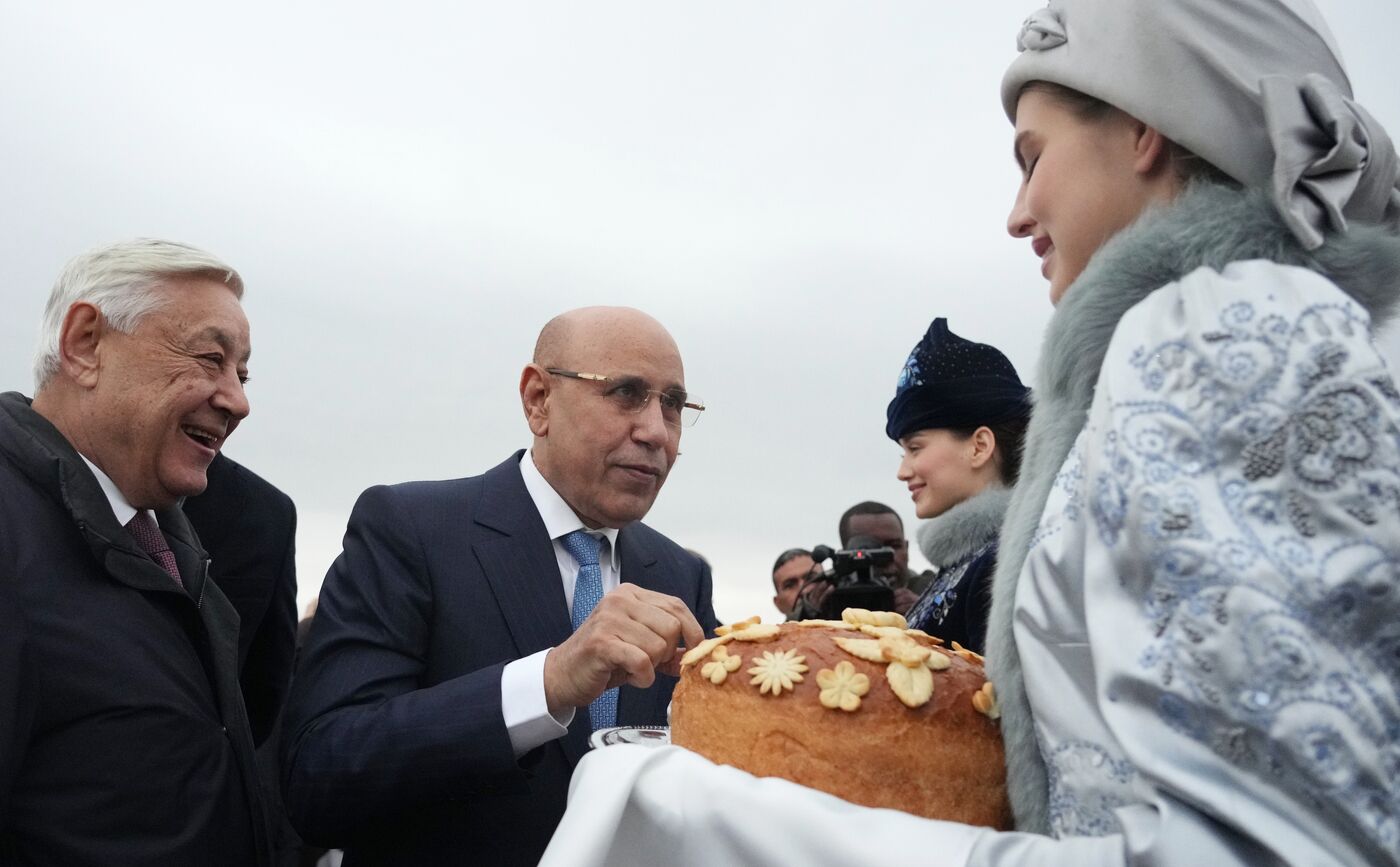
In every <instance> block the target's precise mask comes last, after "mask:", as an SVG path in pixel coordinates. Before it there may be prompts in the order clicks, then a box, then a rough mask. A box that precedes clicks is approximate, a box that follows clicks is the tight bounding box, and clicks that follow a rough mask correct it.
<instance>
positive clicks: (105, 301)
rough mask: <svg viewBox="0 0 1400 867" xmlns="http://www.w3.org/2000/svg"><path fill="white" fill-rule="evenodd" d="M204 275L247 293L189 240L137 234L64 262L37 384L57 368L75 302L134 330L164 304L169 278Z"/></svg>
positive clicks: (37, 361)
mask: <svg viewBox="0 0 1400 867" xmlns="http://www.w3.org/2000/svg"><path fill="white" fill-rule="evenodd" d="M172 277H173V278H179V277H204V278H208V279H210V280H214V281H216V282H219V283H223V284H224V285H225V286H227V287H228V288H229V289H230V290H232V292H233V294H234V297H236V298H239V299H242V297H243V278H242V277H240V276H238V272H237V271H235V270H233V269H232V268H230V267H229V266H228V265H226V264H225V263H224V262H222V261H220V260H219V259H218V258H217V257H215V256H213V255H211V254H209V253H206V252H204V251H203V250H201V249H199V248H197V247H191V246H189V245H188V244H180V243H177V242H175V241H161V240H157V239H155V238H137V239H136V240H134V241H121V242H119V243H116V244H110V245H108V246H106V247H98V248H97V249H95V250H89V251H88V252H86V253H83V254H82V255H80V256H78V257H76V258H74V259H72V260H71V261H69V263H68V264H67V265H65V266H63V271H62V272H60V273H59V275H58V280H56V281H55V282H54V284H53V291H52V292H50V293H49V303H48V306H47V307H45V308H44V319H43V322H42V324H41V325H40V327H39V348H38V350H37V351H36V352H35V355H34V388H35V391H38V390H40V389H42V388H43V387H44V386H45V385H47V384H48V382H49V380H51V379H52V378H53V376H54V374H56V373H58V370H59V346H58V344H59V338H60V335H61V332H62V330H63V319H64V317H65V316H67V315H68V310H69V308H70V307H72V306H73V305H74V304H76V303H78V302H80V301H85V302H87V303H89V304H91V305H93V306H94V307H96V308H97V309H98V310H99V311H100V312H101V313H102V317H103V318H104V319H106V320H107V324H108V325H109V326H111V327H112V328H114V329H116V330H117V331H120V332H122V333H124V334H130V333H131V332H132V331H133V330H134V329H135V328H136V326H137V324H138V323H139V322H140V321H141V319H142V317H144V316H145V315H146V314H147V313H150V312H151V311H153V310H155V309H156V308H157V307H158V306H159V305H160V303H161V300H162V298H161V293H160V292H159V289H160V287H161V285H162V284H163V283H164V282H165V281H167V280H169V279H170V278H172Z"/></svg>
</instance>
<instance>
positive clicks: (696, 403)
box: [544, 367, 705, 427]
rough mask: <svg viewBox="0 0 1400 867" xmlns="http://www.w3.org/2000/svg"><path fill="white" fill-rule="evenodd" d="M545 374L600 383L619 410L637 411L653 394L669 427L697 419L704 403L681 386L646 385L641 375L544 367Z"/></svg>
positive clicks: (604, 392) (686, 425)
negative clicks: (666, 387)
mask: <svg viewBox="0 0 1400 867" xmlns="http://www.w3.org/2000/svg"><path fill="white" fill-rule="evenodd" d="M544 370H545V373H548V374H552V375H554V376H563V377H567V378H568V379H584V380H587V381H589V382H600V383H602V384H603V385H604V386H606V387H605V388H604V389H603V397H605V398H607V399H608V400H609V401H611V402H612V404H613V405H614V406H616V407H617V408H618V410H619V411H621V412H626V413H632V414H634V415H635V414H636V413H639V412H641V411H642V410H644V409H646V408H647V404H648V403H650V402H651V398H652V396H653V395H655V396H656V402H657V404H658V405H659V406H660V407H661V419H662V420H663V421H665V422H666V424H668V425H670V426H671V427H690V426H691V425H693V424H695V422H696V421H698V420H699V419H700V413H702V412H704V411H705V404H703V403H701V402H700V400H699V399H698V398H696V397H695V396H694V395H690V394H686V392H685V390H684V389H680V388H672V389H668V390H666V391H657V390H656V389H654V388H649V387H648V385H647V381H646V380H645V379H642V378H641V377H640V376H604V375H603V374H601V373H582V372H580V371H577V370H561V369H560V368H558V367H546V368H545V369H544Z"/></svg>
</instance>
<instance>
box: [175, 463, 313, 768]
mask: <svg viewBox="0 0 1400 867" xmlns="http://www.w3.org/2000/svg"><path fill="white" fill-rule="evenodd" d="M208 477H209V486H208V487H207V488H205V489H204V493H202V494H200V495H199V496H197V497H190V498H189V499H187V500H185V503H184V510H185V516H186V517H188V518H189V519H190V524H191V526H193V527H194V530H195V532H196V533H197V534H198V535H199V540H200V542H202V543H204V548H205V550H206V551H208V552H209V557H210V564H209V575H210V577H212V578H213V579H214V583H216V584H218V585H219V589H220V590H222V591H223V592H224V595H225V596H227V597H228V600H229V602H231V603H233V607H234V609H235V610H237V611H238V621H239V631H238V671H239V680H240V681H241V682H242V684H243V701H244V704H246V705H247V708H248V721H249V723H250V724H251V725H252V729H253V742H254V743H256V744H258V745H261V744H262V742H263V741H264V740H266V739H267V736H268V735H269V734H271V733H272V727H273V724H274V723H275V722H276V720H277V715H278V714H279V713H280V712H281V710H282V702H283V701H285V700H286V698H287V687H288V686H289V685H290V684H291V680H292V661H293V659H294V657H295V655H296V635H297V570H296V545H295V544H294V543H295V538H296V529H297V512H296V508H295V507H294V506H293V505H292V500H291V498H290V497H288V496H287V495H286V494H284V493H282V492H281V491H279V490H277V488H275V487H273V486H272V485H271V484H269V483H268V482H266V481H264V480H263V479H261V478H259V477H258V476H257V475H256V474H254V473H253V472H252V471H251V470H249V469H248V468H247V467H244V466H243V465H241V464H239V463H237V462H235V461H233V460H231V459H229V458H226V457H224V456H223V455H222V454H220V455H218V456H217V457H215V458H214V462H213V463H212V464H210V465H209V473H208Z"/></svg>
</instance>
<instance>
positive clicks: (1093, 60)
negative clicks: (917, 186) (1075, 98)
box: [1001, 0, 1400, 249]
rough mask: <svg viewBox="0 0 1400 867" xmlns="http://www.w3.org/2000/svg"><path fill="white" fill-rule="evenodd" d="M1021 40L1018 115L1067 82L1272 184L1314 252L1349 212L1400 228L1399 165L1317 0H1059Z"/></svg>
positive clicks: (1011, 102)
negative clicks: (1031, 92)
mask: <svg viewBox="0 0 1400 867" xmlns="http://www.w3.org/2000/svg"><path fill="white" fill-rule="evenodd" d="M1016 46H1017V49H1018V50H1019V51H1020V55H1019V56H1018V57H1017V58H1016V60H1015V61H1014V62H1013V63H1012V64H1011V67H1010V68H1009V69H1008V70H1007V71H1006V75H1005V77H1004V78H1003V79H1002V83H1001V101H1002V106H1003V107H1004V108H1005V110H1006V115H1007V117H1009V118H1011V120H1012V122H1013V123H1014V122H1015V120H1016V104H1017V102H1018V100H1019V99H1020V96H1021V90H1022V88H1024V87H1025V86H1026V85H1027V84H1029V83H1030V82H1032V81H1047V82H1051V83H1054V84H1059V85H1062V86H1064V87H1068V88H1071V89H1073V90H1077V91H1080V92H1082V93H1085V94H1088V95H1089V96H1092V97H1096V98H1097V99H1100V100H1103V101H1104V102H1107V103H1108V104H1110V105H1112V106H1114V107H1116V108H1119V109H1122V110H1123V111H1125V112H1127V113H1128V114H1130V115H1132V116H1133V117H1135V118H1137V119H1139V120H1141V121H1143V122H1144V123H1147V124H1149V125H1151V126H1153V127H1155V128H1157V129H1158V130H1160V131H1161V132H1162V133H1163V134H1164V135H1166V136H1167V137H1168V138H1169V139H1171V140H1172V141H1174V142H1176V143H1178V144H1180V145H1181V146H1182V147H1185V148H1186V149H1188V150H1190V151H1191V152H1192V153H1194V154H1196V155H1197V156H1199V157H1201V158H1203V159H1205V160H1206V161H1207V162H1209V163H1210V164H1211V165H1213V166H1215V167H1216V168H1218V169H1220V170H1221V171H1223V172H1224V173H1225V174H1227V175H1229V176H1230V177H1232V178H1234V179H1235V180H1236V181H1239V182H1240V183H1241V184H1243V185H1244V186H1245V187H1249V188H1257V189H1264V190H1269V191H1270V193H1271V195H1272V197H1273V201H1274V207H1275V208H1277V209H1278V211H1279V213H1280V214H1281V215H1282V216H1283V218H1284V221H1285V223H1287V225H1288V227H1289V229H1290V230H1291V231H1292V232H1293V234H1294V235H1296V236H1297V237H1298V239H1299V240H1300V241H1301V242H1302V243H1303V245H1304V246H1305V247H1306V248H1307V249H1316V248H1317V247H1319V246H1320V245H1321V244H1322V243H1323V239H1324V234H1325V233H1326V232H1344V231H1346V228H1347V220H1348V219H1354V220H1360V221H1362V222H1367V223H1389V224H1391V225H1397V224H1400V160H1397V158H1396V154H1395V148H1394V146H1393V145H1392V144H1391V141H1390V138H1389V136H1387V135H1386V132H1385V130H1384V129H1383V128H1382V127H1381V125H1380V124H1379V123H1378V122H1377V121H1376V120H1375V119H1374V118H1373V117H1372V116H1371V115H1370V114H1369V113H1368V112H1367V111H1366V110H1365V109H1364V108H1362V107H1361V106H1360V105H1359V104H1357V103H1356V102H1355V101H1353V99H1352V92H1351V83H1350V81H1349V80H1348V79H1347V74H1346V70H1345V69H1343V67H1342V62H1341V59H1340V54H1339V52H1338V50H1337V47H1336V43H1335V40H1334V39H1333V37H1332V34H1331V33H1330V32H1329V31H1328V29H1327V25H1326V24H1325V23H1324V22H1323V20H1322V16H1321V15H1320V14H1319V13H1318V11H1317V9H1316V8H1314V7H1313V5H1312V3H1311V2H1310V0H1050V2H1049V5H1048V6H1047V7H1046V8H1044V9H1040V10H1037V11H1036V12H1035V13H1034V14H1033V15H1031V16H1030V17H1029V18H1027V19H1026V20H1025V22H1024V23H1023V24H1022V25H1021V32H1020V34H1019V36H1018V37H1017V41H1016Z"/></svg>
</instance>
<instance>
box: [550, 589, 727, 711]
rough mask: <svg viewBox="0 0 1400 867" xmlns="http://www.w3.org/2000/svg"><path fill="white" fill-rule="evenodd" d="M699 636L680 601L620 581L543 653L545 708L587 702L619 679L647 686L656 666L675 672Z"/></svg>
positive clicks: (696, 625)
mask: <svg viewBox="0 0 1400 867" xmlns="http://www.w3.org/2000/svg"><path fill="white" fill-rule="evenodd" d="M704 638H705V632H704V630H702V629H701V628H700V624H699V623H698V622H697V621H696V620H695V616H694V615H692V614H691V613H690V609H688V608H686V607H685V603H684V602H682V601H681V600H679V599H677V598H676V597H674V596H667V595H666V594H664V593H656V592H654V591H651V590H645V589H643V588H641V587H638V586H636V585H635V584H621V585H619V586H618V588H617V589H616V590H614V591H612V592H611V593H609V594H608V595H606V596H604V597H603V599H602V601H601V602H599V603H598V605H597V607H596V608H594V609H593V613H592V614H590V615H589V616H588V619H587V620H585V621H584V622H583V625H582V626H580V627H579V628H578V631H576V632H575V633H574V634H573V635H571V636H570V637H569V639H568V640H567V641H565V642H564V643H563V644H560V645H559V646H558V647H556V648H554V649H553V650H551V651H550V652H549V655H548V656H546V657H545V660H544V695H545V701H546V703H547V704H548V706H549V711H550V713H553V714H559V713H561V712H563V711H564V710H565V709H567V708H579V707H587V706H588V705H589V704H590V703H591V702H592V701H593V700H594V699H595V698H597V697H598V696H600V695H602V694H603V692H604V690H608V689H611V688H612V687H614V686H621V685H622V684H624V683H626V684H631V685H632V686H637V687H648V686H651V684H652V683H653V682H654V681H655V680H656V672H657V671H661V672H662V673H664V674H670V675H673V676H674V675H676V674H679V673H680V658H681V655H682V654H683V653H684V652H685V648H688V647H694V646H695V645H697V644H699V643H700V642H701V641H703V640H704Z"/></svg>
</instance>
